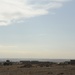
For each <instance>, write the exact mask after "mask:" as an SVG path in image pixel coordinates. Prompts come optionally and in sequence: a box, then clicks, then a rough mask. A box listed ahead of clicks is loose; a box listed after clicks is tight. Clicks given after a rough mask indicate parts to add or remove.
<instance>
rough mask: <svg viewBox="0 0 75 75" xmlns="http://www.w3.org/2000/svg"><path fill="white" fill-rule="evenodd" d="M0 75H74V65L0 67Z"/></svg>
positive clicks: (15, 65) (16, 65)
mask: <svg viewBox="0 0 75 75" xmlns="http://www.w3.org/2000/svg"><path fill="white" fill-rule="evenodd" d="M0 75H75V65H57V64H53V65H50V66H39V65H37V64H32V66H30V67H26V66H25V65H23V64H14V65H6V66H4V65H0Z"/></svg>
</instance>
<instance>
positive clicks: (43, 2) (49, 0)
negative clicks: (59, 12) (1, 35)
mask: <svg viewBox="0 0 75 75" xmlns="http://www.w3.org/2000/svg"><path fill="white" fill-rule="evenodd" d="M67 1H68V0H0V26H7V25H10V24H12V23H13V22H16V21H20V20H21V21H22V19H24V18H25V19H27V18H31V17H35V16H40V15H46V14H48V13H50V10H53V9H57V8H60V7H62V6H63V4H64V2H67ZM53 13H54V12H53Z"/></svg>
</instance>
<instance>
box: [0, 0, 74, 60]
mask: <svg viewBox="0 0 75 75" xmlns="http://www.w3.org/2000/svg"><path fill="white" fill-rule="evenodd" d="M0 58H50V59H55V58H62V59H63V58H64V59H67V58H69V59H71V58H75V1H74V0H0Z"/></svg>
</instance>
